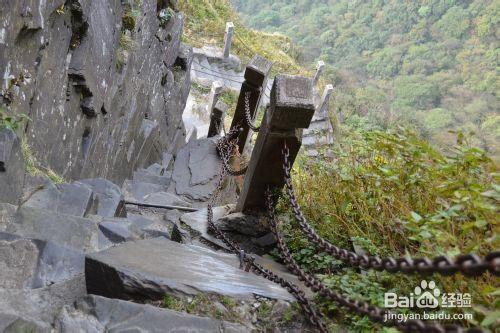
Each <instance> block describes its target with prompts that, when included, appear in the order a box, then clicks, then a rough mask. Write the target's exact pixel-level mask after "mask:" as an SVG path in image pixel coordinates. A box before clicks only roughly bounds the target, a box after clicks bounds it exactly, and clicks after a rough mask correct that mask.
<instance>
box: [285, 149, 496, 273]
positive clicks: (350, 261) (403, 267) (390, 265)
mask: <svg viewBox="0 0 500 333" xmlns="http://www.w3.org/2000/svg"><path fill="white" fill-rule="evenodd" d="M282 153H283V172H284V175H285V185H286V191H287V194H288V198H289V202H290V205H291V206H292V210H293V212H294V215H295V219H296V220H297V222H298V224H299V226H300V228H301V229H302V231H303V232H304V233H305V235H306V236H307V238H308V239H309V241H311V242H312V243H314V244H315V245H316V246H317V247H318V248H319V249H320V250H322V251H324V252H326V253H328V254H330V255H332V256H333V257H334V258H336V259H338V260H341V261H342V262H344V263H345V264H347V265H349V266H351V267H360V268H363V269H374V270H377V271H384V270H385V271H387V272H390V273H395V272H402V273H406V274H413V273H418V274H432V273H439V274H442V275H452V274H455V273H458V272H461V273H462V274H464V275H466V276H478V275H481V274H483V273H485V272H491V273H492V274H494V275H497V276H499V275H500V252H499V251H495V252H491V253H489V254H488V255H486V256H485V257H484V259H482V258H480V257H478V256H477V255H475V254H463V255H460V256H458V257H456V258H455V259H450V258H448V257H446V256H439V257H436V258H434V259H428V258H416V259H411V258H404V257H402V258H392V257H387V258H380V257H378V256H368V255H359V254H357V253H354V252H352V251H349V250H346V249H342V248H339V247H337V246H335V245H333V244H331V243H329V242H328V241H326V240H325V239H323V238H322V237H321V236H319V235H318V234H317V233H316V231H315V230H314V228H313V227H312V226H311V225H310V224H309V223H308V222H307V220H306V218H305V217H304V214H303V213H302V211H301V209H300V206H299V204H298V202H297V199H296V197H295V192H294V189H293V185H292V179H291V175H290V171H291V164H290V151H289V150H288V147H287V146H286V142H285V144H284V147H283V150H282Z"/></svg>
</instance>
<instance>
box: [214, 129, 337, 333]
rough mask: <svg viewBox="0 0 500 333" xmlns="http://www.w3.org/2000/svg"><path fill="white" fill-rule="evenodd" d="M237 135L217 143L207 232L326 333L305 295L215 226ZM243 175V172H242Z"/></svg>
mask: <svg viewBox="0 0 500 333" xmlns="http://www.w3.org/2000/svg"><path fill="white" fill-rule="evenodd" d="M238 134H239V128H238V127H235V128H233V129H231V130H230V131H229V132H228V133H227V135H226V136H224V137H222V138H221V139H219V140H218V142H217V146H216V147H217V151H218V153H219V156H220V157H221V160H222V163H221V168H220V172H219V176H218V181H217V185H216V188H215V190H214V191H213V193H212V195H211V197H210V200H209V202H208V205H207V224H208V230H209V231H210V232H212V233H213V234H214V235H215V236H216V237H217V238H218V239H219V240H221V241H222V242H223V243H224V244H225V245H226V246H227V247H228V248H229V249H230V250H231V251H232V252H233V253H234V254H235V255H237V256H238V257H239V258H240V260H241V262H242V263H243V264H244V265H243V266H245V267H246V268H245V269H246V270H247V271H248V270H251V271H252V272H254V273H255V274H257V275H260V276H262V277H264V278H266V279H268V280H269V281H272V282H274V283H276V284H279V285H280V286H282V287H283V288H285V289H286V290H287V291H288V292H290V294H292V295H293V296H294V297H295V298H296V299H297V302H298V304H299V305H300V307H301V308H302V310H303V311H304V313H305V315H306V317H307V318H308V320H309V321H310V322H311V324H313V325H314V326H316V327H317V328H318V330H319V331H320V332H322V333H326V332H328V330H327V329H326V327H325V326H324V324H323V322H322V321H321V319H320V315H318V313H317V312H316V310H315V309H314V307H313V305H312V303H311V302H310V301H309V300H308V299H307V298H306V297H305V293H304V292H303V291H302V290H301V289H300V288H299V287H298V286H297V285H295V284H293V283H291V282H289V281H287V280H285V279H283V278H282V277H280V276H278V275H277V274H275V273H273V272H272V271H271V270H269V269H266V268H264V267H263V266H261V265H259V264H257V263H256V262H255V258H253V257H252V256H249V255H247V254H246V253H245V252H244V251H243V250H242V249H241V248H240V247H239V245H238V244H236V243H235V242H233V241H232V240H230V239H229V238H228V237H226V235H225V234H224V233H223V232H222V231H221V230H220V229H219V228H218V227H217V226H216V225H215V223H214V220H213V216H214V215H213V206H214V205H215V204H216V202H217V199H218V197H219V196H220V194H221V192H222V189H223V183H224V178H225V176H226V174H231V173H229V172H228V171H230V168H229V160H230V158H231V157H232V151H234V150H235V149H237V148H236V147H237V145H236V143H237V137H238ZM243 173H244V172H243Z"/></svg>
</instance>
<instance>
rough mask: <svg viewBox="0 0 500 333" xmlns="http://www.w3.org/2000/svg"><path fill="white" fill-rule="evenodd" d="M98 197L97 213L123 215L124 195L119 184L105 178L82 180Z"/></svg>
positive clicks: (110, 215) (101, 214)
mask: <svg viewBox="0 0 500 333" xmlns="http://www.w3.org/2000/svg"><path fill="white" fill-rule="evenodd" d="M79 183H82V184H84V185H86V186H87V187H89V188H90V189H91V190H92V192H94V195H95V196H96V197H97V215H100V216H103V217H113V216H119V215H121V211H122V208H123V207H122V205H123V203H122V201H123V195H122V192H121V190H120V187H118V185H115V184H113V183H112V182H110V181H109V180H106V179H104V178H96V179H84V180H80V181H79Z"/></svg>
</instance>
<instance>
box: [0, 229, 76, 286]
mask: <svg viewBox="0 0 500 333" xmlns="http://www.w3.org/2000/svg"><path fill="white" fill-rule="evenodd" d="M84 263H85V255H84V254H83V253H82V252H79V251H75V250H72V249H68V248H64V247H61V246H59V245H56V244H54V243H51V242H47V241H43V240H38V239H31V238H22V237H20V236H16V235H13V234H8V233H2V232H0V288H6V289H34V288H43V287H46V286H50V285H52V284H54V283H58V282H62V281H65V280H69V279H71V278H73V277H75V276H76V275H78V274H83V270H84Z"/></svg>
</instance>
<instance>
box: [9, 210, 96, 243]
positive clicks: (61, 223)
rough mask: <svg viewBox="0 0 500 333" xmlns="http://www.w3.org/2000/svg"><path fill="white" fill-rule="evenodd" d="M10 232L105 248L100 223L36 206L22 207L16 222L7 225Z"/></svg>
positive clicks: (53, 241) (57, 241)
mask: <svg viewBox="0 0 500 333" xmlns="http://www.w3.org/2000/svg"><path fill="white" fill-rule="evenodd" d="M6 231H7V232H8V233H12V234H16V235H19V236H23V237H29V238H36V239H41V240H47V241H50V242H52V243H55V244H58V245H61V246H64V247H68V248H74V249H77V250H82V251H85V252H87V251H98V250H99V249H102V248H104V247H105V244H103V243H102V242H100V241H99V234H100V233H101V232H100V231H99V229H98V227H97V223H96V222H94V221H92V220H90V219H86V218H82V217H77V216H72V215H66V214H60V213H58V214H56V213H54V212H50V211H47V210H44V209H39V208H33V207H20V208H19V210H18V211H17V213H16V216H15V221H14V223H10V224H9V225H7V228H6Z"/></svg>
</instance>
